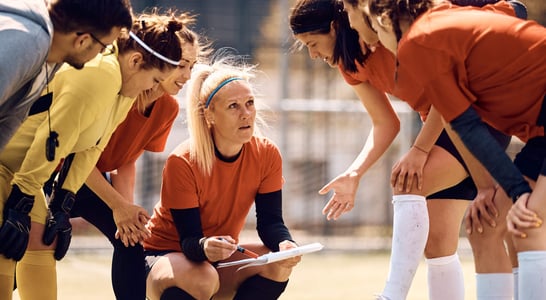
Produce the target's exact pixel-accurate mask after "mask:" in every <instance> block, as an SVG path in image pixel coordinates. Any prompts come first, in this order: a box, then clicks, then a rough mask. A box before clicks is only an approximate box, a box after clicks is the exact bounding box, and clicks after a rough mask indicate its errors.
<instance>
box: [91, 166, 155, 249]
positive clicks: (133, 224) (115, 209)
mask: <svg viewBox="0 0 546 300" xmlns="http://www.w3.org/2000/svg"><path fill="white" fill-rule="evenodd" d="M133 166H134V165H133ZM120 169H122V170H123V168H120ZM129 169H130V168H129ZM134 171H135V170H134V168H133V170H132V172H133V173H132V175H127V176H126V177H127V178H128V179H127V181H129V182H132V184H131V183H126V184H122V183H121V181H123V180H122V178H124V177H122V176H120V174H118V175H117V178H116V179H115V181H117V186H112V185H110V183H109V182H108V181H107V180H106V179H105V178H104V177H103V176H102V174H101V173H100V171H99V170H98V169H97V168H96V167H95V168H94V169H93V171H92V172H91V174H90V175H89V177H88V178H87V181H86V185H87V186H88V187H89V188H90V189H91V190H92V191H93V192H94V193H95V194H97V196H99V198H101V199H102V201H104V203H106V205H108V207H110V209H112V213H113V215H114V221H115V223H116V226H117V228H118V232H117V233H116V236H118V237H119V238H121V240H122V241H123V243H124V244H125V245H126V246H128V245H129V244H132V245H134V244H135V243H137V242H139V241H142V240H143V239H144V238H146V237H147V236H148V235H149V231H148V230H147V229H146V228H145V226H144V225H145V224H146V222H147V220H148V219H149V215H148V213H147V212H146V210H145V209H143V208H142V207H140V206H138V205H134V204H133V203H132V202H133V201H132V200H133V196H132V195H133V191H132V190H131V191H130V192H129V190H128V187H130V188H131V189H133V188H134V178H135V175H134ZM122 172H123V171H122ZM129 172H131V171H130V170H129ZM112 181H114V179H112ZM118 187H121V188H120V189H119V190H118ZM124 195H130V196H127V197H126V196H124ZM129 197H130V198H129Z"/></svg>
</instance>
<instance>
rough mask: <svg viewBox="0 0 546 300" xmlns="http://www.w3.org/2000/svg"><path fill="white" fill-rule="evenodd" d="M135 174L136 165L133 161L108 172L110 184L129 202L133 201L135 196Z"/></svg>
mask: <svg viewBox="0 0 546 300" xmlns="http://www.w3.org/2000/svg"><path fill="white" fill-rule="evenodd" d="M135 176H136V166H135V163H134V162H132V163H128V164H126V165H124V166H121V167H119V168H118V169H117V171H116V172H112V173H110V178H111V180H112V186H113V187H114V189H115V190H116V191H118V192H119V193H120V194H121V195H122V196H123V199H124V200H125V201H128V202H130V203H134V198H135V196H134V191H135Z"/></svg>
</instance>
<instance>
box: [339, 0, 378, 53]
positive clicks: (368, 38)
mask: <svg viewBox="0 0 546 300" xmlns="http://www.w3.org/2000/svg"><path fill="white" fill-rule="evenodd" d="M343 9H344V10H345V12H346V13H347V16H348V18H349V23H350V24H351V28H353V29H354V30H356V31H357V32H358V36H359V38H360V40H361V41H362V42H363V43H365V44H366V45H368V47H370V48H372V49H373V48H375V47H376V46H377V43H378V42H379V37H378V36H377V33H376V32H375V30H374V29H373V28H372V27H371V24H370V21H369V19H368V16H367V15H366V14H364V12H363V11H362V10H360V9H359V8H358V7H357V6H353V5H351V4H349V3H348V2H347V1H343Z"/></svg>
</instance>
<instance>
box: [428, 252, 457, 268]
mask: <svg viewBox="0 0 546 300" xmlns="http://www.w3.org/2000/svg"><path fill="white" fill-rule="evenodd" d="M456 260H459V255H458V254H457V253H455V254H453V255H449V256H442V257H435V258H427V259H425V261H426V262H427V264H429V265H433V266H442V265H447V264H449V263H451V262H453V261H456Z"/></svg>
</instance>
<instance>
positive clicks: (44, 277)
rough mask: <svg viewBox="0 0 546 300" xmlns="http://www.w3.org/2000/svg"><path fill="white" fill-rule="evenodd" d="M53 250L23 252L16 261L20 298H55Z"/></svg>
mask: <svg viewBox="0 0 546 300" xmlns="http://www.w3.org/2000/svg"><path fill="white" fill-rule="evenodd" d="M53 252H54V250H37V251H28V250H27V252H26V253H25V255H24V256H23V258H22V259H21V261H19V262H17V271H16V274H17V275H16V276H17V290H18V291H19V295H20V296H21V299H40V300H56V299H57V271H56V269H55V265H56V261H55V258H53Z"/></svg>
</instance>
